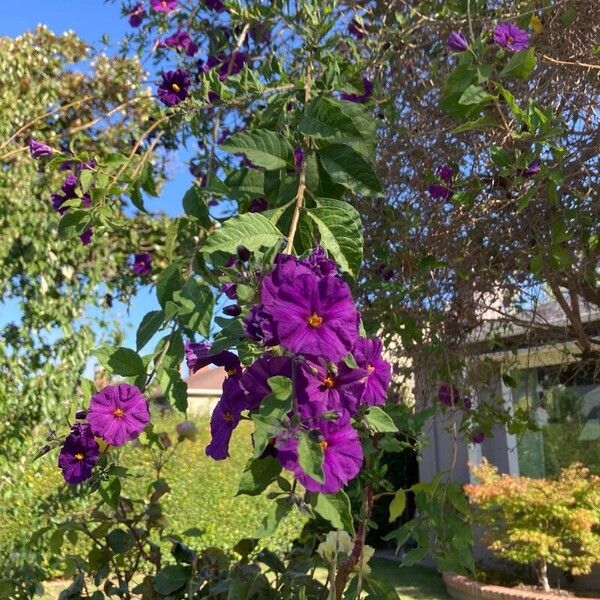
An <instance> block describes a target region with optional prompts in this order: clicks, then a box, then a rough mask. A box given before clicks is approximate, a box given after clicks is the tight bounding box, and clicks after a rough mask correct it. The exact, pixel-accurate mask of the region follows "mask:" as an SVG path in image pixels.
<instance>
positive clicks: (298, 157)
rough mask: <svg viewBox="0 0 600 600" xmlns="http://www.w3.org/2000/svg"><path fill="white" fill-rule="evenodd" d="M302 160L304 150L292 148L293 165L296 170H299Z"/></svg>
mask: <svg viewBox="0 0 600 600" xmlns="http://www.w3.org/2000/svg"><path fill="white" fill-rule="evenodd" d="M303 162H304V150H303V149H302V148H296V149H295V150H294V166H295V167H296V169H297V170H300V168H301V167H302V163H303Z"/></svg>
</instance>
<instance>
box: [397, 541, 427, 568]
mask: <svg viewBox="0 0 600 600" xmlns="http://www.w3.org/2000/svg"><path fill="white" fill-rule="evenodd" d="M428 552H429V549H428V548H427V546H422V547H419V548H413V549H412V550H409V551H408V552H407V553H406V554H405V555H404V558H403V559H402V566H403V567H412V566H413V565H414V564H415V563H417V562H419V561H420V560H423V559H424V558H425V556H427V553H428Z"/></svg>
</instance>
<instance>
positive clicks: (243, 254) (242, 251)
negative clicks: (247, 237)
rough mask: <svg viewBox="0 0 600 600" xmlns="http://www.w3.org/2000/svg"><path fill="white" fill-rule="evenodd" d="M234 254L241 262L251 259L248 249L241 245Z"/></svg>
mask: <svg viewBox="0 0 600 600" xmlns="http://www.w3.org/2000/svg"><path fill="white" fill-rule="evenodd" d="M235 253H236V254H237V257H238V258H239V259H240V260H241V261H242V262H246V261H249V260H250V258H252V252H250V250H248V248H246V246H243V245H242V244H240V245H239V246H238V247H237V248H236V250H235Z"/></svg>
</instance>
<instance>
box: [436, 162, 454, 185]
mask: <svg viewBox="0 0 600 600" xmlns="http://www.w3.org/2000/svg"><path fill="white" fill-rule="evenodd" d="M438 176H439V178H440V179H441V180H442V181H445V182H446V183H451V182H452V177H454V169H453V168H452V167H451V166H450V165H442V166H441V167H440V168H439V169H438Z"/></svg>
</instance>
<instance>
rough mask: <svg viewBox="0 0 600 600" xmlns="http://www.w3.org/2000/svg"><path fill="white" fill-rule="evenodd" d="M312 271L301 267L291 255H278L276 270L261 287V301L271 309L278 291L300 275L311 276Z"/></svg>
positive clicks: (265, 278) (266, 278) (268, 274)
mask: <svg viewBox="0 0 600 600" xmlns="http://www.w3.org/2000/svg"><path fill="white" fill-rule="evenodd" d="M311 272H312V271H311V270H310V269H309V268H307V267H305V266H304V265H301V264H300V263H299V262H298V259H297V258H296V257H295V256H292V255H291V254H278V255H277V256H276V257H275V268H274V269H273V270H272V271H271V272H270V273H267V275H265V276H264V277H263V280H262V283H261V287H260V299H261V301H262V303H263V304H264V305H265V306H266V307H267V308H269V307H270V306H271V304H272V303H273V301H274V298H275V296H276V294H277V290H278V289H279V287H280V286H281V285H283V284H284V283H286V282H290V281H293V280H294V279H295V278H296V277H298V276H299V275H309V274H310V273H311Z"/></svg>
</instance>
